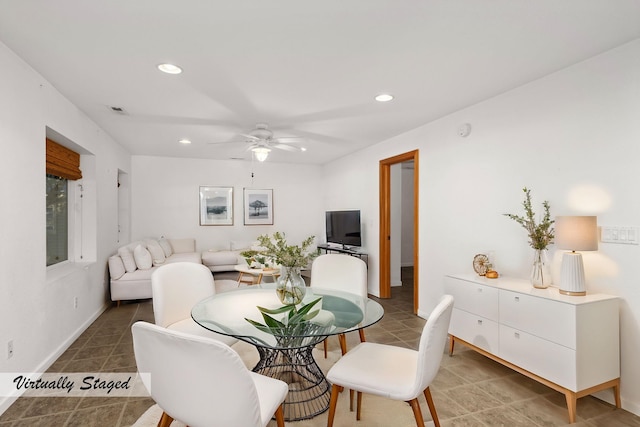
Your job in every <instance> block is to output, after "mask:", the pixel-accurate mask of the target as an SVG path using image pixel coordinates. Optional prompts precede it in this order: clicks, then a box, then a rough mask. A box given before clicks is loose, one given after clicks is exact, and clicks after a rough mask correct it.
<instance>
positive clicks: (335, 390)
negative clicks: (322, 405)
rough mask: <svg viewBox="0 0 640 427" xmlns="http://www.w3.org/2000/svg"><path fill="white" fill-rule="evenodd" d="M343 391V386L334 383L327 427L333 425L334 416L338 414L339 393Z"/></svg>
mask: <svg viewBox="0 0 640 427" xmlns="http://www.w3.org/2000/svg"><path fill="white" fill-rule="evenodd" d="M341 391H342V387H340V386H339V385H336V384H334V385H333V386H332V387H331V400H330V401H329V418H328V419H327V427H333V418H334V417H335V416H336V405H337V404H338V394H339V393H340V392H341Z"/></svg>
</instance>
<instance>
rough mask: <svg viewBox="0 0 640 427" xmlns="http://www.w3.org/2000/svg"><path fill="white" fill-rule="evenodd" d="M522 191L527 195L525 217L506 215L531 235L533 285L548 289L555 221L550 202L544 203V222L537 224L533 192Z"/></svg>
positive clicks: (525, 189) (524, 204)
mask: <svg viewBox="0 0 640 427" xmlns="http://www.w3.org/2000/svg"><path fill="white" fill-rule="evenodd" d="M522 191H523V192H524V195H525V197H524V201H523V202H522V206H523V207H524V213H525V215H524V216H520V215H513V214H504V215H505V216H507V217H509V218H511V219H512V220H514V221H515V222H517V223H518V224H520V225H521V226H522V227H523V228H524V229H525V230H527V234H528V235H529V245H530V246H531V247H532V248H533V249H535V255H534V260H533V270H532V271H531V283H532V284H533V286H534V287H536V288H546V287H548V286H549V285H550V284H551V272H550V271H551V269H550V265H549V261H548V256H547V246H548V245H550V244H551V243H553V237H554V229H553V223H554V221H553V220H552V219H551V214H550V212H549V210H550V205H549V202H548V201H546V200H545V201H544V202H542V206H543V208H544V215H543V216H542V220H541V221H540V222H539V223H536V215H535V213H534V211H533V208H532V207H531V190H529V189H528V188H527V187H525V188H523V189H522Z"/></svg>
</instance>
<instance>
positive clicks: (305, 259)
mask: <svg viewBox="0 0 640 427" xmlns="http://www.w3.org/2000/svg"><path fill="white" fill-rule="evenodd" d="M314 239H315V236H309V237H307V238H306V239H305V240H303V241H302V244H301V245H300V246H298V245H288V244H287V240H286V238H285V235H284V233H281V232H279V231H277V232H275V233H273V236H271V237H270V236H268V235H266V234H265V235H262V236H258V242H260V246H261V247H263V248H264V249H263V250H261V251H260V252H261V253H262V254H263V255H265V256H267V257H268V258H271V259H272V260H274V261H275V263H276V264H279V265H281V266H283V267H288V268H302V267H306V266H307V265H308V264H309V263H310V262H311V261H312V260H313V258H315V256H316V254H315V253H313V252H311V251H310V250H309V249H310V247H311V245H312V244H313V241H314Z"/></svg>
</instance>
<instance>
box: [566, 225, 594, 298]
mask: <svg viewBox="0 0 640 427" xmlns="http://www.w3.org/2000/svg"><path fill="white" fill-rule="evenodd" d="M555 244H556V247H557V248H558V249H568V250H570V251H571V252H565V253H564V254H563V255H562V267H561V270H560V284H559V285H558V287H559V288H560V293H561V294H564V295H586V294H587V291H586V288H585V281H584V264H583V263H582V254H580V253H578V252H576V251H597V250H598V225H597V217H595V216H557V217H556V219H555Z"/></svg>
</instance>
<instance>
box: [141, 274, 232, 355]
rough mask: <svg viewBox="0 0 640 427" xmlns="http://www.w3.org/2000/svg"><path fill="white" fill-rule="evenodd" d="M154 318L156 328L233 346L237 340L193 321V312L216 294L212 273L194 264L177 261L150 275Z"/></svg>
mask: <svg viewBox="0 0 640 427" xmlns="http://www.w3.org/2000/svg"><path fill="white" fill-rule="evenodd" d="M151 293H152V295H153V315H154V319H155V323H156V325H159V326H162V327H163V328H168V329H172V330H176V331H181V332H186V333H189V334H194V335H199V336H203V337H209V338H213V339H217V340H219V341H222V342H224V343H225V344H227V345H233V344H235V343H236V342H238V340H237V339H236V338H233V337H229V336H226V335H222V334H218V333H215V332H212V331H210V330H208V329H205V328H203V327H202V326H200V325H199V324H197V323H196V322H195V320H193V319H192V318H191V309H192V308H193V306H194V305H195V304H196V303H198V302H199V301H202V300H203V299H205V298H207V297H210V296H212V295H215V293H216V287H215V281H214V279H213V274H212V273H211V270H209V269H208V268H207V267H205V266H204V265H202V264H196V263H194V262H175V263H171V264H167V265H163V266H162V267H159V268H158V269H157V270H156V271H154V272H153V274H152V275H151Z"/></svg>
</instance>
